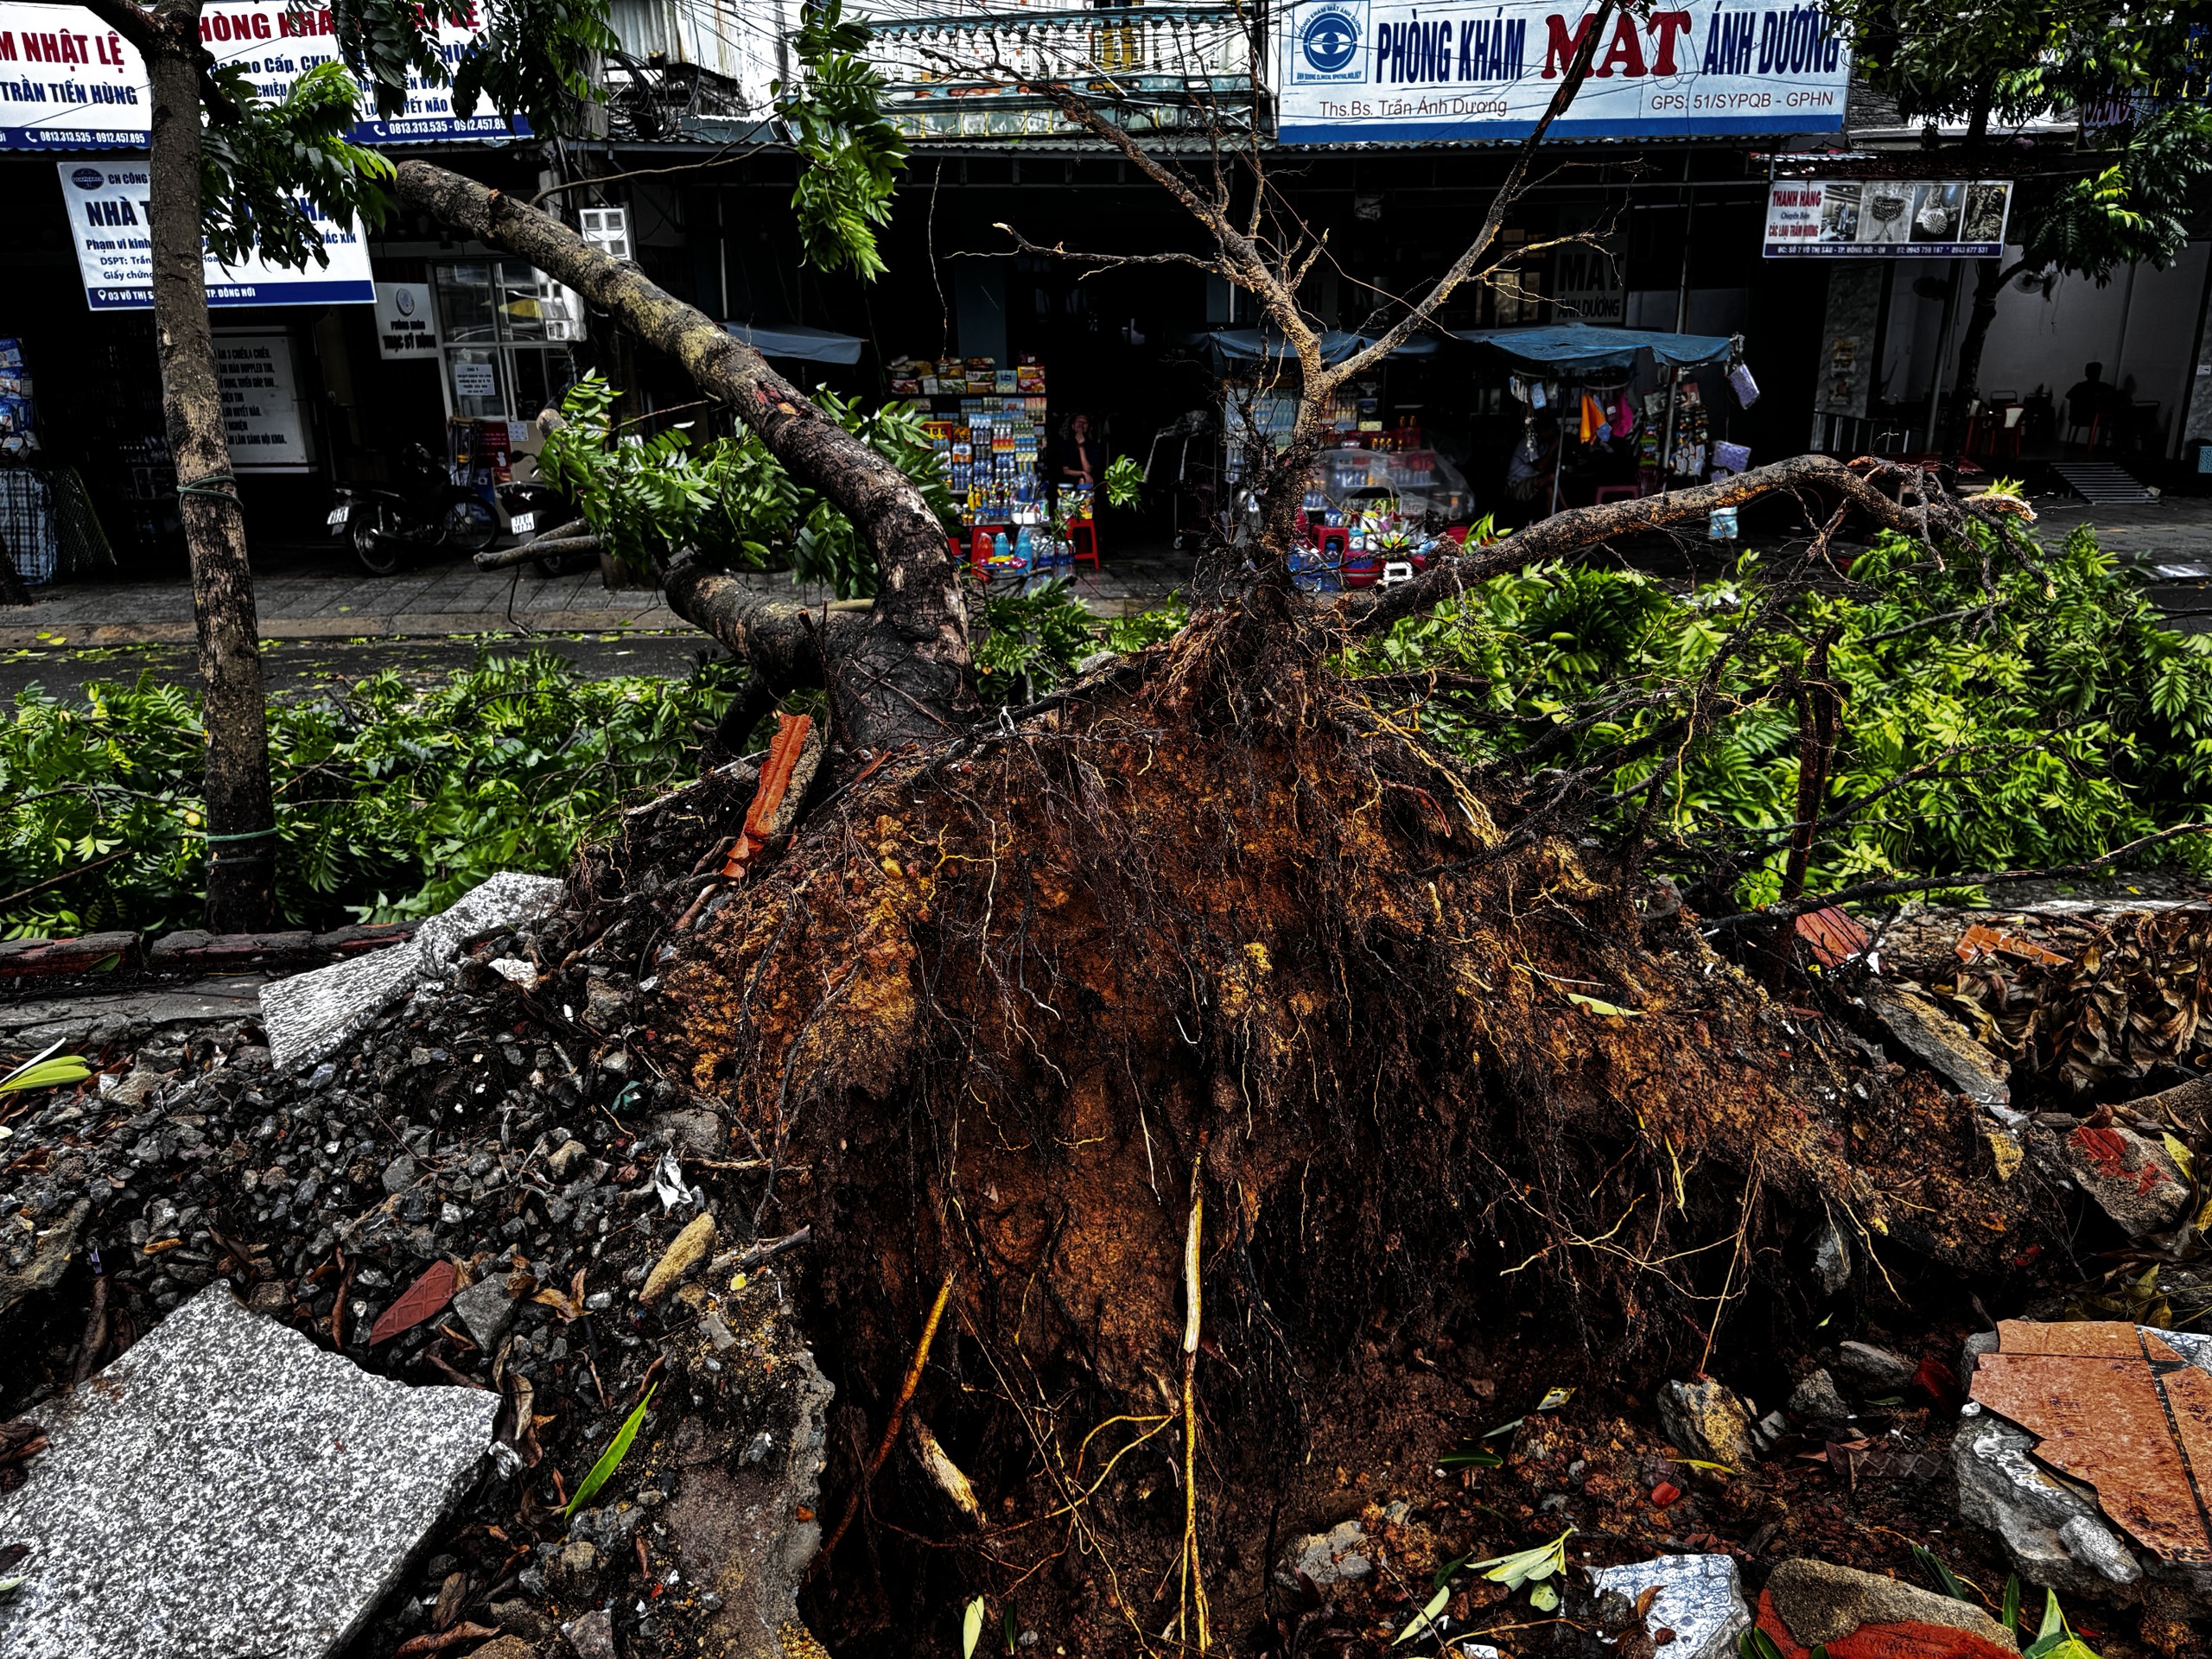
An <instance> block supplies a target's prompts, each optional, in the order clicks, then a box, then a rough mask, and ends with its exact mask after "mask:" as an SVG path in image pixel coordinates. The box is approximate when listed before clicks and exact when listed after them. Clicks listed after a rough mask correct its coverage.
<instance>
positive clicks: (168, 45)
mask: <svg viewBox="0 0 2212 1659" xmlns="http://www.w3.org/2000/svg"><path fill="white" fill-rule="evenodd" d="M199 16H200V7H199V6H198V4H196V3H194V4H188V5H182V6H177V7H175V8H170V9H164V10H162V11H160V12H157V13H156V14H155V15H154V16H152V17H151V18H150V19H149V22H151V24H152V29H153V41H152V43H151V45H150V47H149V48H148V49H147V50H146V54H145V55H146V67H147V74H148V78H149V80H150V82H151V84H152V92H153V105H154V108H153V137H152V156H151V167H150V168H149V173H150V179H149V192H148V196H149V200H148V203H147V212H148V216H149V219H151V221H152V223H151V225H150V226H149V235H150V238H151V241H152V245H153V264H154V329H155V336H156V350H157V353H158V355H159V358H160V360H161V365H162V413H163V416H164V417H165V419H166V422H167V425H168V444H169V458H170V460H171V461H172V462H173V463H174V465H175V467H176V476H177V508H178V512H179V516H180V517H181V518H182V519H183V520H184V534H185V542H186V544H187V546H188V547H189V549H190V550H191V554H192V611H193V620H194V626H195V627H196V629H197V631H198V635H199V643H200V720H201V723H202V725H203V726H204V728H205V729H206V732H207V740H206V741H207V769H206V783H205V791H206V794H207V825H206V829H207V929H208V931H210V932H214V933H252V932H259V931H263V930H264V929H266V928H267V927H268V926H269V925H270V921H271V920H272V919H273V916H274V911H275V905H276V855H277V840H276V829H275V825H276V817H275V813H274V810H273V808H272V806H271V804H270V790H269V715H268V705H267V702H265V700H264V696H263V693H262V680H261V643H260V636H259V631H258V626H257V620H256V618H255V615H254V605H253V572H252V569H251V566H250V564H249V563H248V562H247V558H246V542H245V516H244V514H243V512H242V511H241V509H240V508H239V505H238V494H237V484H236V482H235V480H233V479H232V475H231V457H230V449H229V446H228V445H227V443H226V442H225V439H224V434H223V404H222V397H221V395H220V393H219V391H218V389H217V386H216V382H215V341H214V335H213V330H212V329H211V328H210V327H209V324H208V316H207V284H206V281H205V265H204V264H203V257H202V253H201V249H202V245H203V240H202V237H201V232H200V51H201V48H200V23H199Z"/></svg>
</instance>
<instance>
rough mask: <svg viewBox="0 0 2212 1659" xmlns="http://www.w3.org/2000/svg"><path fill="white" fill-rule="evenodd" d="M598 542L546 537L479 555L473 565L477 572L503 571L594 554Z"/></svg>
mask: <svg viewBox="0 0 2212 1659" xmlns="http://www.w3.org/2000/svg"><path fill="white" fill-rule="evenodd" d="M599 548H600V541H599V537H596V536H546V537H540V538H539V539H538V540H537V541H534V542H524V543H523V544H522V545H521V546H520V547H503V548H501V549H500V550H499V551H498V552H496V553H479V554H478V555H477V556H476V559H475V563H476V568H477V569H479V570H505V569H512V567H514V566H515V565H518V564H527V563H530V562H531V560H532V559H560V558H566V557H567V556H569V554H571V553H596V552H598V551H599Z"/></svg>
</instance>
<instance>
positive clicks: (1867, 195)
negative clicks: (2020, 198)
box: [1765, 179, 2012, 259]
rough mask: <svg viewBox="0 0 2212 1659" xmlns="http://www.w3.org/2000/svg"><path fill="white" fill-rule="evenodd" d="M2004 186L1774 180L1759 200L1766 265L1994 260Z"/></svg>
mask: <svg viewBox="0 0 2212 1659" xmlns="http://www.w3.org/2000/svg"><path fill="white" fill-rule="evenodd" d="M2011 213H2012V182H2011V181H2009V180H2005V179H1787V180H1784V179H1777V181H1775V182H1774V183H1773V184H1772V185H1770V186H1769V187H1768V189H1767V195H1766V236H1765V243H1766V257H1768V258H1770V259H1792V258H1805V257H1814V258H1825V259H1895V258H1900V257H1914V256H1918V257H1924V258H1931V259H1935V258H1942V259H1952V258H1964V259H2001V258H2003V257H2004V256H2005V219H2006V218H2007V217H2008V216H2009V215H2010V214H2011Z"/></svg>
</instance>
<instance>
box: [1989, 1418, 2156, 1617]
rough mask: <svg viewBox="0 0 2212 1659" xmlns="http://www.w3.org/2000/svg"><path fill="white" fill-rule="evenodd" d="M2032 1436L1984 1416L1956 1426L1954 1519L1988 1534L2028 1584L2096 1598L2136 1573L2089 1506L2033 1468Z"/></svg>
mask: <svg viewBox="0 0 2212 1659" xmlns="http://www.w3.org/2000/svg"><path fill="white" fill-rule="evenodd" d="M2035 1443H2036V1439H2035V1436H2034V1435H2032V1434H2031V1433H2027V1432H2026V1431H2025V1430H2024V1429H2019V1428H2015V1427H2012V1424H2010V1423H2008V1422H2006V1421H2004V1420H2003V1419H2002V1418H2000V1417H1993V1416H1989V1415H1987V1414H1983V1415H1980V1416H1978V1417H1971V1418H1968V1419H1967V1421H1965V1422H1963V1423H1961V1425H1960V1426H1959V1432H1958V1433H1957V1434H1956V1435H1955V1437H1954V1438H1953V1440H1952V1441H1951V1471H1952V1472H1953V1473H1954V1474H1955V1475H1956V1476H1957V1478H1958V1483H1959V1513H1960V1514H1961V1515H1962V1516H1965V1517H1966V1518H1967V1520H1969V1521H1972V1522H1974V1523H1975V1524H1977V1525H1979V1526H1984V1527H1986V1528H1988V1529H1990V1530H1991V1531H1992V1532H1993V1533H1995V1534H1996V1535H1998V1537H1999V1538H2000V1539H2002V1540H2003V1541H2004V1544H2005V1553H2006V1554H2009V1555H2010V1556H2011V1557H2012V1563H2013V1565H2014V1566H2015V1567H2018V1569H2019V1572H2020V1575H2021V1577H2022V1578H2023V1579H2024V1580H2028V1581H2030V1582H2032V1583H2036V1584H2047V1585H2049V1586H2051V1588H2053V1589H2055V1590H2063V1591H2067V1592H2071V1593H2073V1594H2076V1595H2079V1594H2084V1593H2089V1594H2101V1593H2104V1592H2107V1591H2108V1590H2109V1589H2110V1587H2111V1586H2112V1585H2113V1584H2128V1583H2132V1582H2133V1581H2134V1580H2137V1579H2139V1578H2141V1577H2142V1576H2143V1569H2142V1568H2141V1567H2140V1566H2139V1565H2138V1564H2137V1562H2136V1560H2135V1558H2134V1557H2133V1555H2132V1554H2129V1552H2128V1550H2127V1548H2126V1546H2125V1545H2124V1544H2122V1543H2121V1542H2120V1540H2119V1539H2118V1538H2117V1537H2115V1536H2114V1535H2113V1533H2112V1530H2111V1529H2109V1528H2107V1526H2106V1525H2105V1524H2104V1522H2103V1519H2102V1517H2101V1516H2099V1515H2098V1513H2097V1509H2096V1505H2094V1503H2090V1502H2089V1501H2088V1499H2087V1498H2085V1497H2082V1496H2081V1495H2080V1494H2078V1493H2076V1492H2075V1491H2073V1489H2072V1488H2070V1487H2068V1486H2065V1485H2063V1484H2060V1483H2059V1482H2058V1481H2056V1480H2055V1479H2053V1478H2051V1477H2050V1475H2048V1474H2046V1473H2044V1471H2043V1470H2042V1469H2040V1468H2039V1467H2037V1465H2036V1462H2035V1460H2034V1459H2032V1458H2031V1457H2030V1456H2029V1455H2028V1454H2029V1452H2031V1450H2032V1449H2033V1448H2034V1446H2035Z"/></svg>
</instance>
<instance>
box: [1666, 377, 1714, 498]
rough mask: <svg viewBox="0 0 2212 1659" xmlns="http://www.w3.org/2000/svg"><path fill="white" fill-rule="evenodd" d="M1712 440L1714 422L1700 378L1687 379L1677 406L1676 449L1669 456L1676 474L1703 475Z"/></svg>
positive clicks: (1683, 383)
mask: <svg viewBox="0 0 2212 1659" xmlns="http://www.w3.org/2000/svg"><path fill="white" fill-rule="evenodd" d="M1712 440H1713V422H1712V417H1711V416H1710V415H1709V414H1707V410H1706V407H1705V397H1704V395H1703V394H1702V393H1701V392H1700V391H1699V390H1698V384H1697V382H1696V381H1694V380H1685V381H1683V382H1682V387H1681V396H1680V397H1679V398H1678V399H1677V400H1676V403H1675V453H1674V454H1673V455H1671V456H1670V457H1669V471H1670V472H1672V473H1673V474H1674V475H1675V477H1676V478H1697V477H1700V476H1702V475H1703V474H1704V472H1705V465H1706V456H1707V451H1708V448H1709V447H1710V445H1711V442H1712Z"/></svg>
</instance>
